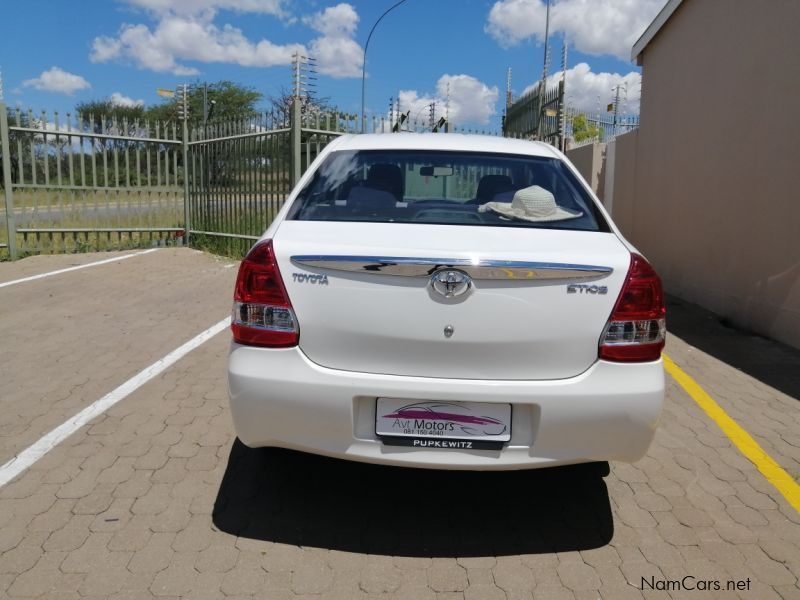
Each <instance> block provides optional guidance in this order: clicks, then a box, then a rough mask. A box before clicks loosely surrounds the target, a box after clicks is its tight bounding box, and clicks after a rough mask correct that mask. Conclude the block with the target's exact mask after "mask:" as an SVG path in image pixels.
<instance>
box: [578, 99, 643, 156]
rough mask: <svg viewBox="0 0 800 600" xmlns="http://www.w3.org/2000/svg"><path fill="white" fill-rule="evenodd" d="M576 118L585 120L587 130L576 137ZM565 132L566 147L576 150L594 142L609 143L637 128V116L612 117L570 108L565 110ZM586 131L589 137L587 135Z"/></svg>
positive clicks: (606, 114) (612, 115)
mask: <svg viewBox="0 0 800 600" xmlns="http://www.w3.org/2000/svg"><path fill="white" fill-rule="evenodd" d="M576 117H583V118H584V119H585V122H586V125H587V130H586V131H584V132H583V135H576V131H575V128H574V122H575V119H576ZM564 120H565V131H564V135H565V137H566V139H567V145H568V146H569V147H570V148H578V147H580V146H585V145H587V144H593V143H596V142H610V141H612V140H613V139H614V138H616V137H617V136H620V135H622V134H624V133H628V132H629V131H632V130H634V129H638V128H639V115H630V114H626V115H614V114H608V113H605V114H604V113H600V112H587V111H583V110H578V109H575V108H572V107H567V108H566V109H565V119H564ZM587 131H588V133H589V134H590V135H587Z"/></svg>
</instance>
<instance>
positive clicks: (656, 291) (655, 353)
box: [600, 254, 667, 362]
mask: <svg viewBox="0 0 800 600" xmlns="http://www.w3.org/2000/svg"><path fill="white" fill-rule="evenodd" d="M666 312H667V311H666V309H665V308H664V292H663V290H662V288H661V279H660V278H659V277H658V275H657V274H656V272H655V271H654V270H653V267H651V266H650V263H648V262H647V261H646V260H645V259H644V258H642V257H641V256H639V255H638V254H632V255H631V266H630V268H629V269H628V275H627V277H626V278H625V284H624V285H623V286H622V291H621V292H620V294H619V298H618V299H617V304H616V306H615V307H614V311H613V312H612V313H611V318H610V319H609V320H608V324H607V325H606V328H605V330H603V337H602V338H601V340H600V358H602V359H604V360H611V361H615V362H647V361H652V360H658V359H659V358H660V357H661V350H663V348H664V338H665V337H666V320H665V315H666Z"/></svg>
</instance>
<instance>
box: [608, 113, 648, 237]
mask: <svg viewBox="0 0 800 600" xmlns="http://www.w3.org/2000/svg"><path fill="white" fill-rule="evenodd" d="M638 139H639V132H638V131H637V130H635V129H634V130H633V131H630V132H628V133H626V134H624V135H621V136H619V137H617V138H616V139H614V140H613V141H612V142H609V143H608V145H607V146H606V179H605V184H606V186H605V193H604V198H605V200H604V203H605V206H606V209H608V210H609V211H610V212H611V216H612V218H613V219H614V223H616V225H617V227H619V229H620V231H622V234H623V235H624V236H625V237H626V238H628V239H630V240H631V241H632V240H633V237H634V231H633V210H634V203H635V201H636V154H637V141H638ZM642 252H644V250H642Z"/></svg>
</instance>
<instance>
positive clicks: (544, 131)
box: [503, 81, 564, 148]
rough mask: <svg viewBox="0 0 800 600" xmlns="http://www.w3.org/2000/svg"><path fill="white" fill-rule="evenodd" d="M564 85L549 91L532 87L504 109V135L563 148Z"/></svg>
mask: <svg viewBox="0 0 800 600" xmlns="http://www.w3.org/2000/svg"><path fill="white" fill-rule="evenodd" d="M563 109H564V82H563V81H559V82H558V84H557V85H555V86H552V87H551V88H550V89H547V90H542V89H541V88H540V87H538V86H537V87H534V88H533V89H532V90H530V91H529V92H528V93H527V94H523V95H522V96H521V97H520V98H519V99H518V100H517V101H516V102H514V103H513V104H512V105H511V106H509V107H507V109H506V115H505V117H504V118H503V135H506V136H513V137H525V138H535V139H538V140H543V141H546V142H548V143H550V144H552V145H554V146H557V147H559V148H561V147H563V140H564V128H563Z"/></svg>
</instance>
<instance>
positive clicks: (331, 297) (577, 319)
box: [228, 134, 664, 469]
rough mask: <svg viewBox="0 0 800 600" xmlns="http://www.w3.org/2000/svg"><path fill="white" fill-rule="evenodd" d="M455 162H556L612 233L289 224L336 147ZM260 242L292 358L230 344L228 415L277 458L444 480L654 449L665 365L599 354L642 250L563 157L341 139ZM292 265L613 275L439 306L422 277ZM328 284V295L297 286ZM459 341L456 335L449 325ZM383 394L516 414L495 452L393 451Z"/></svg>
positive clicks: (474, 140) (431, 140) (463, 140)
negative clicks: (405, 261) (460, 264)
mask: <svg viewBox="0 0 800 600" xmlns="http://www.w3.org/2000/svg"><path fill="white" fill-rule="evenodd" d="M358 149H380V150H383V149H414V150H457V151H474V152H481V153H491V152H497V153H503V154H519V155H530V156H545V157H551V158H559V159H561V160H562V161H563V162H564V163H565V164H566V165H567V166H568V168H569V169H570V170H571V171H572V172H573V173H574V174H575V175H576V177H577V178H578V180H579V181H580V182H581V184H582V185H584V187H585V189H586V192H587V194H588V195H590V196H591V198H592V200H593V201H594V202H595V204H596V205H597V208H598V210H599V212H600V213H601V214H602V215H603V216H604V218H605V219H606V220H607V221H608V224H609V227H610V229H611V232H610V233H602V232H587V231H568V230H553V229H526V228H501V227H488V226H464V225H431V224H417V223H365V222H327V221H291V220H285V217H286V214H287V212H288V210H289V209H290V207H291V204H292V202H294V200H295V198H296V197H297V194H298V191H299V190H301V189H303V187H304V186H305V185H306V184H307V183H308V182H309V181H310V178H311V177H312V176H313V172H314V170H315V169H316V168H317V167H318V166H319V164H321V162H322V161H324V160H325V158H326V157H327V156H328V155H329V154H330V153H331V152H334V151H337V150H358ZM262 239H272V240H273V247H274V250H275V255H276V258H277V261H278V266H279V268H280V271H281V274H282V278H283V282H284V285H285V286H286V289H287V292H288V295H289V298H290V300H291V303H292V307H293V309H294V311H295V314H296V315H297V320H298V323H299V328H300V338H299V339H300V342H299V347H293V348H283V349H273V348H260V347H250V346H242V345H239V344H236V343H233V344H232V346H231V352H230V356H229V369H228V375H229V389H230V398H231V412H232V415H233V420H234V425H235V428H236V432H237V435H238V436H239V438H240V439H241V440H242V441H243V442H244V443H245V444H246V445H249V446H253V447H258V446H279V447H285V448H292V449H296V450H301V451H307V452H314V453H319V454H324V455H327V456H333V457H340V458H346V459H352V460H361V461H366V462H374V463H382V464H393V465H403V466H415V467H425V468H451V469H520V468H532V467H540V466H553V465H560V464H571V463H577V462H586V461H596V460H623V461H635V460H637V459H638V458H640V457H641V456H643V455H644V453H645V452H646V451H647V448H648V447H649V444H650V442H651V440H652V438H653V435H654V433H655V429H656V426H657V423H658V419H659V415H660V411H661V406H662V402H663V397H664V375H663V368H662V362H661V361H660V360H658V361H653V362H648V363H635V364H623V363H614V362H607V361H601V360H598V358H597V344H598V343H599V340H600V337H601V335H602V331H603V328H604V326H605V323H606V322H607V320H608V317H609V315H610V313H611V311H612V309H613V306H614V304H615V302H616V300H617V297H618V295H619V292H620V289H621V287H622V284H623V281H624V279H625V276H626V274H627V268H628V265H629V264H630V253H631V252H635V251H636V250H635V248H633V246H632V245H631V244H630V243H629V242H627V241H626V240H625V239H624V238H623V237H622V235H621V234H620V232H619V231H618V230H617V229H616V227H615V226H614V224H613V222H612V221H611V219H610V217H609V216H608V214H607V213H606V211H605V210H604V208H603V207H602V204H601V203H600V202H599V201H598V200H597V198H596V197H595V196H594V194H592V192H591V190H590V189H589V187H588V186H586V184H585V182H584V181H583V179H582V178H581V177H580V174H579V173H578V172H577V170H576V169H575V168H574V166H573V165H571V164H570V163H569V161H568V160H567V159H566V157H564V156H563V154H561V153H560V152H559V151H558V150H556V149H555V148H552V147H551V146H549V145H546V144H542V143H538V142H527V141H521V140H509V139H504V138H497V137H489V136H465V135H456V134H448V135H442V134H422V135H420V134H391V135H389V134H383V135H359V136H342V137H341V138H339V139H337V140H335V141H333V142H332V143H330V144H328V146H327V147H326V148H325V149H324V150H323V151H322V152H321V153H320V155H319V156H318V157H317V159H316V160H315V162H314V164H312V166H311V167H310V168H309V169H308V171H307V172H306V173H305V175H304V176H303V177H302V178H301V180H300V182H299V183H298V185H297V186H296V188H295V190H294V191H293V192H292V194H291V195H290V196H289V198H288V199H287V202H286V204H285V206H284V207H283V209H282V210H281V211H280V213H279V215H278V216H277V217H276V219H275V220H274V221H273V223H272V224H271V226H270V227H269V229H268V230H267V231H266V232H265V234H264V236H263V238H262ZM298 255H345V256H353V255H355V256H400V257H419V258H468V259H475V258H480V259H488V260H512V261H527V262H543V263H568V264H587V265H598V266H605V267H610V268H611V269H612V272H611V273H609V274H606V275H604V276H602V277H601V278H598V279H595V280H592V281H590V282H588V283H592V284H597V285H603V286H605V287H607V289H608V292H607V294H605V295H600V294H597V295H586V294H567V293H566V292H567V290H566V284H567V283H568V282H565V281H558V280H555V281H534V282H524V284H520V283H519V282H513V281H474V282H473V284H474V289H473V290H471V291H470V293H469V294H468V297H466V298H463V299H461V300H460V301H458V302H451V301H441V300H440V299H437V298H436V297H435V294H432V293H429V286H428V280H427V279H421V278H409V277H401V276H393V275H385V274H380V275H376V274H371V273H360V272H359V273H344V272H336V271H332V270H326V269H320V268H317V267H308V266H306V265H302V264H298V263H297V262H296V261H292V257H293V256H298ZM322 273H324V274H326V275H327V281H328V283H327V285H324V286H323V285H315V284H311V283H309V282H308V281H307V280H305V281H303V280H302V279H303V278H302V277H297V278H296V277H294V275H295V274H298V275H304V274H305V275H318V274H322ZM447 325H450V326H452V327H453V329H454V333H453V335H452V337H445V336H444V335H443V328H444V327H445V326H447ZM379 397H387V398H404V399H406V398H407V399H409V401H414V400H421V401H431V400H432V401H453V402H484V403H485V402H499V403H510V404H511V405H512V418H513V427H512V432H511V440H510V442H508V444H506V445H505V446H504V447H503V448H502V450H465V449H453V448H447V449H444V448H437V449H427V448H413V447H401V446H389V445H386V444H384V443H382V441H381V440H380V438H379V437H378V436H377V435H376V434H375V405H376V399H377V398H379Z"/></svg>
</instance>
